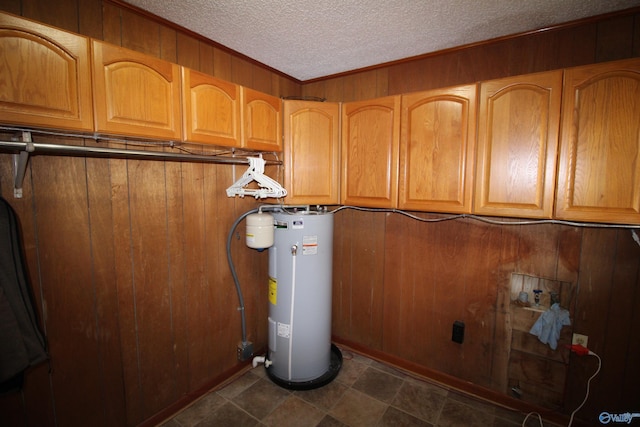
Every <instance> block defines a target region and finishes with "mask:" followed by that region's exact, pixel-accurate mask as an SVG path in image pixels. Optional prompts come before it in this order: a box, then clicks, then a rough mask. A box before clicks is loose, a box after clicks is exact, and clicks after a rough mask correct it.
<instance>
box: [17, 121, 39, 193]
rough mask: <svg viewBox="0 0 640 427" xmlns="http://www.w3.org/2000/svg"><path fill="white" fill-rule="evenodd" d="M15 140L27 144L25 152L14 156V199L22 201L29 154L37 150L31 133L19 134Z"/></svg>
mask: <svg viewBox="0 0 640 427" xmlns="http://www.w3.org/2000/svg"><path fill="white" fill-rule="evenodd" d="M13 140H14V141H21V142H26V143H27V144H26V146H25V149H24V151H20V153H18V154H14V155H13V197H15V198H16V199H22V184H23V183H24V175H25V173H26V171H27V163H28V162H29V153H31V152H33V150H34V149H35V148H34V146H33V143H32V141H31V132H19V133H18V134H17V135H16V137H14V138H13Z"/></svg>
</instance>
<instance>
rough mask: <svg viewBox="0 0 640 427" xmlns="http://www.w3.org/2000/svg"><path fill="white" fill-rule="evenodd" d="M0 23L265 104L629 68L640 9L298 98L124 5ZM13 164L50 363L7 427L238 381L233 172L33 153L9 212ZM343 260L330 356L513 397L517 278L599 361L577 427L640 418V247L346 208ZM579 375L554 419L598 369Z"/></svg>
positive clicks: (125, 420) (579, 366) (253, 304)
mask: <svg viewBox="0 0 640 427" xmlns="http://www.w3.org/2000/svg"><path fill="white" fill-rule="evenodd" d="M0 9H1V10H5V11H8V12H11V13H15V14H18V15H22V16H25V17H27V18H31V19H35V20H38V21H41V22H44V23H48V24H51V25H54V26H57V27H60V28H64V29H68V30H71V31H74V32H78V33H81V34H85V35H89V36H92V37H95V38H98V39H102V40H105V41H108V42H110V43H114V44H118V45H122V46H124V47H127V48H131V49H135V50H139V51H141V52H144V53H147V54H151V55H155V56H159V57H161V58H164V59H167V60H170V61H173V62H176V63H179V64H181V65H185V66H189V67H191V68H194V69H196V70H199V71H203V72H206V73H209V74H213V75H215V76H217V77H220V78H223V79H225V80H229V81H233V82H236V83H239V84H242V85H245V86H248V87H252V88H254V89H257V90H260V91H263V92H266V93H270V94H273V95H278V96H280V95H300V94H303V95H313V96H322V97H326V98H327V99H329V100H333V101H351V100H360V99H366V98H373V97H378V96H384V95H391V94H398V93H405V92H409V91H416V90H422V89H428V88H434V87H444V86H449V85H454V84H462V83H469V82H474V81H478V80H484V79H490V78H497V77H503V76H507V75H514V74H522V73H528V72H534V71H541V70H545V69H552V68H560V67H566V66H572V65H580V64H584V63H592V62H599V61H605V60H612V59H620V58H625V57H630V56H638V55H640V18H638V12H637V11H636V12H634V13H628V14H621V15H616V16H613V17H607V18H606V19H602V20H594V21H589V22H586V23H583V24H580V25H575V26H571V27H568V28H563V29H561V30H557V31H548V32H542V33H538V34H532V35H527V36H524V37H520V38H513V39H506V40H500V41H496V42H495V43H489V44H480V45H477V46H470V47H467V48H464V49H457V50H452V51H448V52H442V53H441V54H437V55H431V56H428V57H424V58H420V59H416V60H414V61H408V62H402V63H397V64H391V65H389V66H385V67H381V68H377V69H372V70H367V71H362V72H359V73H354V74H349V75H344V76H339V77H335V78H329V79H325V80H321V81H317V82H312V83H308V84H304V85H300V84H299V83H298V82H295V81H292V80H291V79H287V78H286V77H285V76H282V75H280V74H278V73H276V72H273V71H272V70H269V69H267V68H264V67H261V66H260V65H259V64H256V63H254V62H252V61H251V60H248V59H246V58H243V57H241V56H237V55H234V54H233V53H232V52H229V51H227V50H225V49H224V48H221V47H219V46H215V45H213V44H210V43H208V42H207V41H205V40H201V39H199V38H197V37H195V36H193V35H191V34H189V33H186V32H183V31H180V30H179V29H176V28H175V27H173V26H170V25H165V24H164V23H162V22H159V21H156V20H153V19H151V18H150V17H148V16H146V15H144V14H138V13H135V12H133V11H131V10H130V9H128V8H126V7H123V6H122V5H121V4H120V3H119V2H117V1H110V0H61V1H56V2H48V1H45V0H0ZM3 137H5V136H4V135H3ZM50 140H51V139H50V138H49V139H47V141H50ZM54 142H59V143H71V141H69V140H66V139H64V138H60V140H56V141H54ZM73 142H74V143H75V142H76V141H73ZM84 143H85V144H93V143H95V142H93V141H92V140H86V141H85V142H84ZM11 162H12V159H11V156H9V155H0V192H1V194H2V196H3V197H5V198H6V199H7V200H9V202H10V203H11V205H12V206H13V207H14V208H15V209H16V210H17V212H18V215H19V218H20V221H21V225H22V231H23V235H24V242H25V245H26V247H25V252H26V260H27V264H28V268H29V274H30V277H31V280H32V283H33V290H34V296H35V299H36V305H37V307H38V309H39V310H40V313H39V315H40V319H41V321H42V324H43V328H44V329H45V331H46V334H47V337H48V340H49V344H50V350H51V356H52V359H51V364H50V366H48V365H41V366H39V367H37V368H36V369H34V370H32V371H30V372H29V373H28V375H27V378H26V380H27V381H26V385H25V389H24V392H23V394H22V395H12V396H5V397H2V398H0V412H1V413H2V423H3V424H7V425H34V426H35V425H37V426H47V425H79V424H80V425H87V424H90V425H105V426H111V425H136V424H139V423H141V422H143V421H144V420H145V419H148V418H149V417H152V416H153V415H155V414H157V413H158V412H160V411H163V410H164V409H166V408H168V407H171V406H172V405H176V404H177V403H179V402H181V401H182V402H184V401H185V400H184V399H187V400H188V399H189V397H190V396H194V395H196V394H197V393H198V391H199V390H200V388H202V387H206V386H207V385H208V384H212V383H215V381H217V380H218V379H220V378H222V377H223V376H224V375H227V374H228V373H229V372H233V371H234V370H236V369H238V366H239V365H238V363H237V362H236V358H235V346H236V344H237V342H238V341H239V336H240V326H239V315H238V313H237V310H236V302H235V301H236V300H237V299H236V295H235V290H234V289H233V286H232V281H231V278H230V274H229V272H228V268H227V266H226V260H225V255H224V251H225V248H224V246H225V241H226V233H227V232H228V230H229V227H230V226H231V224H232V222H233V220H234V219H235V218H236V217H237V216H238V215H239V214H240V213H242V212H244V211H246V210H247V209H249V208H251V207H253V205H254V203H253V202H252V201H251V200H234V199H228V198H226V196H225V195H224V189H225V188H226V187H227V186H228V185H229V184H230V183H231V182H232V179H233V169H232V167H231V166H227V165H218V166H215V165H203V164H188V163H172V162H145V161H133V160H106V159H82V158H71V157H68V158H66V157H60V158H56V157H38V156H34V157H33V158H32V159H31V160H30V164H29V168H28V173H27V177H26V179H25V184H24V194H25V195H24V198H23V199H14V198H13V195H12V188H13V182H12V164H11ZM236 173H237V172H236ZM240 233H241V231H240ZM242 246H243V245H242V244H241V242H235V244H234V257H235V259H236V264H237V265H242V266H243V268H242V270H241V271H240V279H241V281H242V283H246V284H247V285H246V286H245V300H246V304H247V315H248V318H247V325H248V330H249V336H250V339H251V340H252V341H254V343H255V344H256V347H258V348H259V347H260V346H264V345H265V344H266V332H265V328H264V327H263V326H264V319H265V318H266V305H267V304H266V294H265V293H264V292H263V288H262V285H261V283H262V281H263V279H262V278H263V277H265V276H266V271H265V270H266V262H265V261H266V254H264V253H262V254H261V253H257V252H253V251H247V250H246V249H244V248H242ZM334 250H335V262H334V266H335V267H334V268H335V270H334V310H333V312H334V314H333V321H334V326H333V333H334V335H335V337H336V338H337V339H340V340H343V341H347V342H350V343H354V344H356V345H358V346H360V347H361V348H364V349H368V350H370V351H371V352H375V353H376V354H382V355H384V356H388V357H389V358H394V359H395V360H402V361H405V362H406V363H411V364H412V366H415V367H418V370H420V369H422V368H424V369H425V370H431V371H433V372H441V373H443V374H445V375H449V376H451V377H452V378H457V379H459V380H460V381H463V382H473V383H474V384H478V385H480V386H482V387H486V388H487V389H491V390H500V389H501V388H502V387H503V386H504V384H505V382H506V378H505V376H506V371H505V370H506V363H507V361H506V356H505V351H506V349H505V344H504V343H505V339H506V338H505V336H504V325H503V324H502V321H501V320H500V319H502V318H501V314H503V313H504V310H505V306H504V304H506V303H507V302H506V301H505V300H504V298H502V297H501V295H503V294H504V290H505V288H506V287H507V286H508V277H509V275H510V274H511V273H512V272H519V273H525V274H531V275H537V276H541V277H546V278H550V279H557V280H563V281H568V282H572V283H575V284H576V285H577V287H578V297H577V302H576V316H575V318H574V319H573V321H574V325H573V328H574V330H576V331H578V332H581V333H584V334H587V335H589V343H590V347H591V348H593V349H594V350H595V351H596V352H597V353H599V354H600V355H601V356H603V359H604V362H605V363H604V365H603V372H602V374H601V375H600V376H599V377H598V378H597V379H596V380H595V381H594V383H593V385H592V397H591V399H590V400H589V402H588V404H587V406H586V407H585V409H583V411H582V412H581V413H580V414H581V418H584V419H586V420H590V419H593V418H592V417H594V416H595V415H597V414H598V413H599V412H600V411H602V410H607V411H610V412H616V411H621V412H627V411H635V410H637V408H636V407H635V406H633V405H634V404H636V403H637V402H636V401H635V400H633V399H634V397H635V396H638V395H640V390H639V389H638V385H639V384H640V369H639V368H638V366H637V364H636V363H635V361H636V360H637V359H638V358H639V357H640V341H638V339H637V338H634V334H633V333H632V331H633V330H634V329H637V328H638V327H640V315H639V314H638V313H637V310H635V308H636V307H638V306H639V304H640V292H638V291H637V289H639V285H640V283H639V280H640V279H639V274H640V273H639V270H640V266H639V260H640V247H639V246H638V245H637V244H636V243H635V241H634V240H633V239H632V236H631V233H630V232H629V231H628V230H621V229H590V228H589V229H583V228H576V227H567V226H559V225H551V224H547V225H536V226H499V225H490V224H486V223H481V222H478V221H476V220H471V219H464V220H454V221H447V222H440V223H435V224H433V223H422V222H417V221H415V220H413V219H410V218H408V217H405V216H401V215H398V214H387V213H374V212H360V211H353V210H343V211H340V212H338V213H337V214H336V238H335V248H334ZM453 320H464V321H465V322H466V325H467V331H466V337H465V343H464V344H463V345H462V346H461V345H458V344H454V343H452V342H451V336H450V334H451V324H452V322H453ZM575 359H576V358H575V357H574V358H572V360H571V364H570V372H569V381H568V382H567V399H566V402H565V408H564V411H565V412H570V411H571V410H572V409H573V408H574V407H575V406H577V405H578V404H579V403H580V401H581V400H582V397H583V395H584V385H585V384H584V383H585V381H586V378H588V376H589V375H590V374H591V372H593V369H595V367H594V365H593V360H583V359H579V360H575ZM49 369H50V371H49ZM181 399H182V400H181Z"/></svg>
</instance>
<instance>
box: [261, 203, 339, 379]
mask: <svg viewBox="0 0 640 427" xmlns="http://www.w3.org/2000/svg"><path fill="white" fill-rule="evenodd" d="M273 216H274V221H275V236H274V244H273V246H272V247H271V248H269V353H268V359H269V361H270V365H269V367H268V368H267V373H268V375H269V377H270V378H271V379H272V380H273V381H274V382H275V383H277V384H279V385H281V386H284V387H286V388H291V389H311V388H316V387H319V386H322V385H324V384H327V383H328V382H330V381H331V380H333V378H335V376H336V375H337V374H338V371H339V370H340V367H341V365H342V356H341V354H340V350H338V349H337V347H335V346H334V345H332V344H331V286H332V283H331V282H332V258H333V214H330V213H326V212H324V213H323V212H311V211H305V212H302V213H294V214H291V213H286V212H274V213H273Z"/></svg>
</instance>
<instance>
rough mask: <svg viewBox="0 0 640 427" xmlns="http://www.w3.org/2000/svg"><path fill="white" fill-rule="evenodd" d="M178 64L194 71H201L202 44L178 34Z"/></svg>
mask: <svg viewBox="0 0 640 427" xmlns="http://www.w3.org/2000/svg"><path fill="white" fill-rule="evenodd" d="M177 49H178V50H177V51H178V58H177V63H178V64H179V65H183V66H185V67H187V68H191V69H192V70H200V43H199V42H198V40H196V39H194V38H193V37H190V36H187V35H185V34H182V33H178V34H177Z"/></svg>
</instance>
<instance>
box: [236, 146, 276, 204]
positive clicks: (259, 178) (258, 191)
mask: <svg viewBox="0 0 640 427" xmlns="http://www.w3.org/2000/svg"><path fill="white" fill-rule="evenodd" d="M247 161H248V162H249V168H248V169H247V171H246V172H245V173H244V174H242V176H241V177H240V179H238V180H237V181H236V182H235V183H234V184H233V185H232V186H231V187H229V188H227V196H228V197H233V196H240V197H244V196H253V197H255V198H256V199H258V198H260V199H264V198H267V197H273V198H276V199H279V198H282V197H285V196H286V195H287V190H285V189H284V188H283V187H282V186H281V185H280V184H278V182H277V181H275V180H274V179H272V178H270V177H268V176H267V175H265V174H264V165H265V161H264V159H263V158H262V154H260V156H259V157H247ZM253 181H255V182H257V183H258V186H259V187H260V188H245V186H246V185H247V184H249V183H251V182H253Z"/></svg>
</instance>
